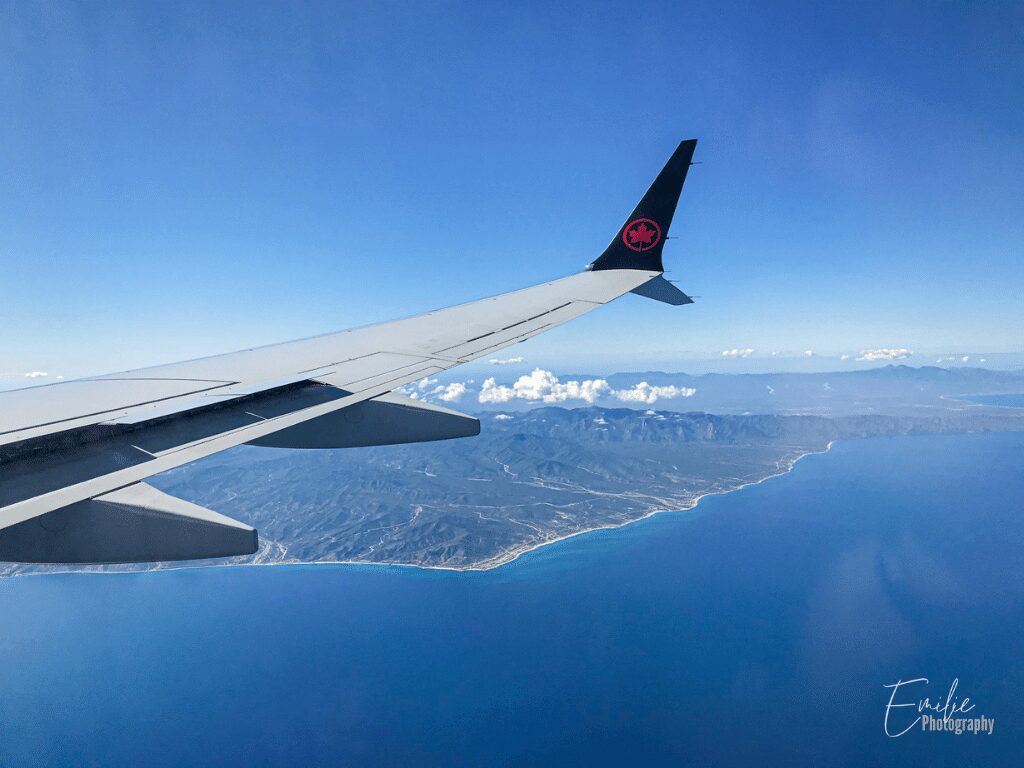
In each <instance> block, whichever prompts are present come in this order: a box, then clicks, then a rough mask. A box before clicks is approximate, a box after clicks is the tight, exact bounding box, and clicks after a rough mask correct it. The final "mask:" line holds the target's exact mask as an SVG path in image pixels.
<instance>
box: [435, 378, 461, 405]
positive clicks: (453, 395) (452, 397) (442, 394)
mask: <svg viewBox="0 0 1024 768" xmlns="http://www.w3.org/2000/svg"><path fill="white" fill-rule="evenodd" d="M432 394H434V395H437V398H438V399H439V400H444V401H445V402H446V403H457V402H459V400H461V399H462V396H463V395H464V394H466V385H465V384H463V383H462V382H461V381H456V382H453V383H451V384H449V385H448V386H446V387H438V388H437V389H436V390H434V392H432Z"/></svg>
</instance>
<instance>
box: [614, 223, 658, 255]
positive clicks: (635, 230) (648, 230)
mask: <svg viewBox="0 0 1024 768" xmlns="http://www.w3.org/2000/svg"><path fill="white" fill-rule="evenodd" d="M622 242H623V243H625V244H626V247H627V248H631V249H632V250H634V251H649V250H651V248H653V247H654V246H656V245H657V244H658V243H659V242H661V227H659V226H658V223H657V222H656V221H654V220H653V219H633V221H631V222H629V224H627V225H626V227H625V229H623V230H622Z"/></svg>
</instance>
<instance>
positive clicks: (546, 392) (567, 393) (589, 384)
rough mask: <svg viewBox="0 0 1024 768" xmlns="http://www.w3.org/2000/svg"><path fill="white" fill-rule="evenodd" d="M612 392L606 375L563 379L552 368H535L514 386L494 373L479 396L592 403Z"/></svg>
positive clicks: (494, 400)
mask: <svg viewBox="0 0 1024 768" xmlns="http://www.w3.org/2000/svg"><path fill="white" fill-rule="evenodd" d="M609 392H611V387H610V386H609V385H608V382H607V381H605V380H604V379H587V380H585V381H565V382H562V381H559V380H558V377H557V376H555V374H553V373H551V371H544V370H541V369H540V368H535V369H534V370H533V373H530V374H528V375H525V376H520V377H519V378H518V379H517V380H516V383H515V384H513V385H512V386H511V387H508V386H505V385H504V384H498V383H497V382H496V381H495V379H494V377H493V376H492V377H491V378H489V379H487V380H486V381H484V385H483V387H482V388H481V389H480V394H479V396H478V398H477V399H478V400H479V401H480V402H481V403H507V402H509V401H510V400H530V401H538V400H540V401H542V402H545V403H564V402H565V401H566V400H583V401H585V402H588V403H593V402H594V401H596V400H597V399H598V398H599V397H601V396H602V395H605V394H607V393H609Z"/></svg>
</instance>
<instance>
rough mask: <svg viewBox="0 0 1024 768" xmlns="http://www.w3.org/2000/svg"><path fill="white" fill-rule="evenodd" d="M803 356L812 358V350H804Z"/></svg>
mask: <svg viewBox="0 0 1024 768" xmlns="http://www.w3.org/2000/svg"><path fill="white" fill-rule="evenodd" d="M804 354H805V355H806V356H807V357H814V350H813V349H805V350H804Z"/></svg>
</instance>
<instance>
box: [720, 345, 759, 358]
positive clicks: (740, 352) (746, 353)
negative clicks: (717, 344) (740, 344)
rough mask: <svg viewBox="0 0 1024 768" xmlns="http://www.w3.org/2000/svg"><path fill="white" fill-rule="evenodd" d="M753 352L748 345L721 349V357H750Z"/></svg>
mask: <svg viewBox="0 0 1024 768" xmlns="http://www.w3.org/2000/svg"><path fill="white" fill-rule="evenodd" d="M752 354H754V350H752V349H750V348H749V347H748V348H746V349H723V350H722V357H750V356H751V355H752Z"/></svg>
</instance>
